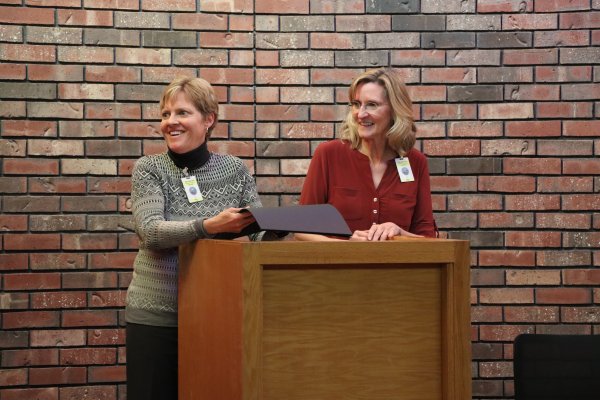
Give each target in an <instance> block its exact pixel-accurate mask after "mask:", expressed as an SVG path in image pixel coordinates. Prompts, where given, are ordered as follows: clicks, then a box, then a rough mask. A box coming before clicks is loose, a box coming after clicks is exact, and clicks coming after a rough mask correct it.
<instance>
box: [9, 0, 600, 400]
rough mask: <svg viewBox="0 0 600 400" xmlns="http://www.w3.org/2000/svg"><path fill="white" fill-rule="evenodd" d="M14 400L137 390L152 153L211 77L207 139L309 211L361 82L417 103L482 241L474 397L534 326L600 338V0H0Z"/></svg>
mask: <svg viewBox="0 0 600 400" xmlns="http://www.w3.org/2000/svg"><path fill="white" fill-rule="evenodd" d="M0 24H1V25H0V97H1V99H2V101H1V102H0V156H1V157H2V160H1V170H0V171H1V174H0V192H1V194H2V196H1V198H0V206H1V210H2V214H1V215H0V228H1V229H2V231H3V235H2V240H1V242H0V265H1V266H2V278H1V294H0V308H1V311H2V316H1V319H0V324H1V328H2V330H1V331H0V349H1V361H0V399H1V400H15V399H19V400H26V399H42V400H58V399H60V400H66V399H84V398H86V399H88V398H89V399H107V400H112V399H125V396H126V394H125V388H124V380H125V361H126V360H125V352H124V347H123V346H124V330H123V322H124V320H123V316H124V315H123V305H124V296H125V290H126V288H127V285H128V282H129V280H130V277H131V264H132V259H133V257H134V255H135V249H136V246H137V239H136V236H135V234H134V233H133V230H132V229H133V227H132V222H131V219H130V214H129V207H130V200H129V191H130V183H129V176H130V172H131V167H132V164H133V162H134V160H135V159H137V158H138V157H140V156H141V155H143V154H149V153H155V152H160V151H163V150H164V145H163V141H162V139H161V138H160V135H159V132H158V128H157V125H158V124H157V117H158V109H157V101H158V98H159V95H160V93H161V90H162V88H163V87H164V85H165V84H166V83H167V82H168V81H170V80H171V79H172V78H173V77H174V76H176V75H182V74H183V75H191V76H196V75H198V76H201V77H204V78H206V79H208V80H209V81H211V82H212V83H213V84H214V85H215V87H216V89H217V92H218V95H219V99H220V102H221V104H222V113H221V116H220V117H221V122H220V124H219V126H218V129H217V130H216V132H215V133H214V140H213V141H212V143H211V146H212V149H213V150H216V151H221V152H229V153H233V154H235V155H238V156H240V157H242V158H244V160H245V161H246V162H247V164H248V165H249V166H250V168H251V169H252V172H253V173H254V174H255V175H256V180H257V183H258V187H259V190H260V192H261V196H262V200H263V203H264V204H266V205H285V204H293V203H294V202H296V200H297V198H298V194H299V191H300V189H301V185H302V181H303V177H304V174H305V171H306V169H307V166H308V162H309V160H310V155H311V153H312V151H313V150H314V148H315V147H316V146H317V145H318V144H319V142H321V141H323V140H327V139H330V138H333V137H334V135H335V132H336V130H337V127H338V122H340V120H341V119H342V117H343V115H344V114H345V112H346V107H345V104H346V101H347V99H346V89H347V85H348V83H349V82H350V80H351V79H352V77H354V76H355V75H356V74H357V73H359V72H361V71H362V70H363V69H364V68H366V67H373V66H381V65H392V66H394V67H397V68H398V69H399V70H400V71H401V72H402V74H403V76H404V78H405V80H406V82H407V83H408V84H409V85H410V93H411V95H412V97H413V99H414V100H415V106H414V112H415V115H416V116H417V118H418V121H419V123H418V127H419V138H420V140H419V141H418V145H419V146H420V147H421V148H422V149H423V151H424V152H425V153H426V154H427V155H428V156H429V157H430V167H431V172H432V187H433V192H434V193H433V202H434V209H435V211H436V216H437V221H438V224H439V226H440V228H441V230H442V231H443V234H444V235H445V236H447V237H451V238H461V239H469V240H470V241H471V245H472V249H473V251H472V266H473V267H472V287H473V289H472V305H473V307H472V321H473V325H472V339H473V364H472V365H473V397H474V398H493V399H500V398H510V397H511V396H512V394H513V384H512V354H513V346H512V342H513V339H514V338H515V336H516V335H518V334H519V333H524V332H539V333H550V332H560V333H580V334H591V333H596V334H600V289H599V284H600V269H599V267H600V244H599V243H600V233H599V232H600V230H599V228H600V212H599V210H600V195H599V192H600V178H599V177H598V176H599V175H600V158H599V157H598V156H599V154H600V122H599V121H598V117H599V116H600V83H599V80H600V65H599V62H600V51H599V45H600V1H599V0H535V1H534V0H462V1H461V0H420V1H419V0H407V1H402V2H400V1H391V0H379V1H378V0H368V1H367V0H310V1H309V0H278V1H274V0H202V1H195V0H177V1H176V0H0Z"/></svg>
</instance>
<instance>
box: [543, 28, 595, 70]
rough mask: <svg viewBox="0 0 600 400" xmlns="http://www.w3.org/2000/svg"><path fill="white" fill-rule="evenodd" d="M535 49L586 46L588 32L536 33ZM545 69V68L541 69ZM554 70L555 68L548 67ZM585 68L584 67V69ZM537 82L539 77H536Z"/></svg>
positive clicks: (588, 41)
mask: <svg viewBox="0 0 600 400" xmlns="http://www.w3.org/2000/svg"><path fill="white" fill-rule="evenodd" d="M533 35H534V36H533V43H534V46H535V47H552V46H554V47H567V46H587V45H589V44H590V38H589V32H588V31H584V30H578V31H537V32H534V33H533ZM543 68H546V67H543ZM548 68H555V67H548ZM559 68H560V67H559ZM584 68H585V67H584ZM537 78H538V80H539V77H537Z"/></svg>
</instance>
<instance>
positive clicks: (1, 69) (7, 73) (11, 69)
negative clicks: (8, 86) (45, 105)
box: [0, 64, 26, 80]
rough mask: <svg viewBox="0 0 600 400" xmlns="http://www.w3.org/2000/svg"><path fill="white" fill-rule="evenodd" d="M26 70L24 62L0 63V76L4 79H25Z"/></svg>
mask: <svg viewBox="0 0 600 400" xmlns="http://www.w3.org/2000/svg"><path fill="white" fill-rule="evenodd" d="M25 75H26V70H25V65H24V64H3V65H0V78H2V79H6V80H25Z"/></svg>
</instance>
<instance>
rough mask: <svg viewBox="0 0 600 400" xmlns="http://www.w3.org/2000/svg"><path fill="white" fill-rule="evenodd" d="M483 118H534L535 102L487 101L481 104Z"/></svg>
mask: <svg viewBox="0 0 600 400" xmlns="http://www.w3.org/2000/svg"><path fill="white" fill-rule="evenodd" d="M479 117H480V118H481V119H524V118H533V103H489V104H488V103H486V104H480V105H479Z"/></svg>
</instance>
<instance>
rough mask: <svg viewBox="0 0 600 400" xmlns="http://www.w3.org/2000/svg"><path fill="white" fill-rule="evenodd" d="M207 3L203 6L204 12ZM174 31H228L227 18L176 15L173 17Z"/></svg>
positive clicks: (209, 15) (220, 16) (185, 14)
mask: <svg viewBox="0 0 600 400" xmlns="http://www.w3.org/2000/svg"><path fill="white" fill-rule="evenodd" d="M205 4H206V2H204V3H203V4H202V8H203V10H204V8H205V7H204V6H205ZM171 18H172V21H173V29H176V30H178V29H186V30H202V31H212V30H214V31H226V30H227V18H226V17H225V16H224V15H221V14H207V13H202V14H198V13H176V14H173V15H172V16H171Z"/></svg>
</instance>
